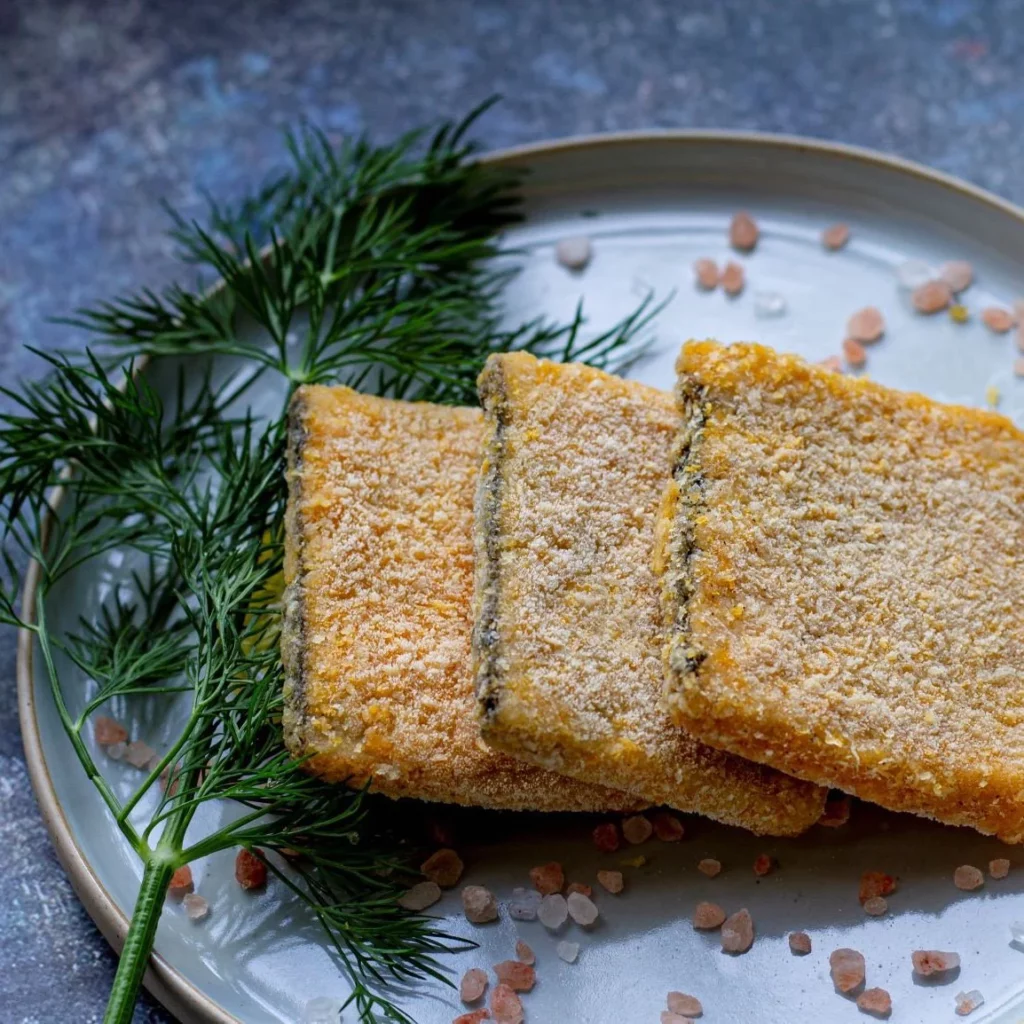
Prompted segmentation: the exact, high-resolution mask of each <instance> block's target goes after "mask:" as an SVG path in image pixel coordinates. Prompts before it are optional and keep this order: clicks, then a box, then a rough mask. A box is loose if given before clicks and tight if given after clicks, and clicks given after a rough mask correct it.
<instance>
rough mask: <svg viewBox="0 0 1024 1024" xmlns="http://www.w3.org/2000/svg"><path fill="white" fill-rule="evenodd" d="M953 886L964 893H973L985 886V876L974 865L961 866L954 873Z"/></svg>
mask: <svg viewBox="0 0 1024 1024" xmlns="http://www.w3.org/2000/svg"><path fill="white" fill-rule="evenodd" d="M953 884H954V885H955V886H956V887H957V888H958V889H962V890H963V891H964V892H973V891H974V890H975V889H980V888H981V887H982V886H983V885H984V884H985V876H984V875H983V874H982V873H981V872H980V871H979V870H978V869H977V868H976V867H974V865H973V864H961V865H960V867H958V868H957V869H956V871H954V872H953Z"/></svg>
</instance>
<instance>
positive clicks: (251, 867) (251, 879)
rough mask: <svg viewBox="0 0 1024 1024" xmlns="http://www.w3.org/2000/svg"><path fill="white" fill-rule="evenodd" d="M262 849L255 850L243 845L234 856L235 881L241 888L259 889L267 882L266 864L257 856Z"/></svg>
mask: <svg viewBox="0 0 1024 1024" xmlns="http://www.w3.org/2000/svg"><path fill="white" fill-rule="evenodd" d="M262 852H263V851H262V850H258V849H257V850H255V852H253V851H250V850H246V849H245V848H244V847H243V848H242V849H241V850H239V851H238V855H237V856H236V857H235V881H236V882H238V884H239V885H240V886H241V887H242V888H243V889H260V888H262V887H263V886H264V885H266V884H267V865H266V864H264V863H263V861H262V860H260V858H259V857H258V856H257V854H258V853H262Z"/></svg>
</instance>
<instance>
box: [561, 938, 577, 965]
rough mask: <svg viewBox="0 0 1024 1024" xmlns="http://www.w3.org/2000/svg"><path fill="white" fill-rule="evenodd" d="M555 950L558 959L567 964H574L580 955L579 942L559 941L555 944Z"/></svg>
mask: <svg viewBox="0 0 1024 1024" xmlns="http://www.w3.org/2000/svg"><path fill="white" fill-rule="evenodd" d="M555 952H556V953H557V954H558V959H559V960H564V961H565V962H566V963H567V964H574V963H576V958H577V957H578V956H579V955H580V944H579V943H578V942H560V943H559V944H558V945H557V946H555Z"/></svg>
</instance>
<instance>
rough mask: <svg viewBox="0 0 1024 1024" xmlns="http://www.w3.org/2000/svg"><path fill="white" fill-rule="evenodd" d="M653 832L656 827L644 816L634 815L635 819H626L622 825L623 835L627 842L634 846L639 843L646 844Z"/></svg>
mask: <svg viewBox="0 0 1024 1024" xmlns="http://www.w3.org/2000/svg"><path fill="white" fill-rule="evenodd" d="M653 832H654V826H653V825H652V824H651V823H650V821H649V820H648V819H647V818H645V817H644V816H643V815H642V814H634V815H633V817H631V818H626V820H625V821H624V822H623V823H622V834H623V836H625V838H626V842H627V843H632V844H633V845H634V846H636V845H637V844H638V843H646V842H647V840H648V839H650V838H651V834H652V833H653Z"/></svg>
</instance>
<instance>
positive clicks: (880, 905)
mask: <svg viewBox="0 0 1024 1024" xmlns="http://www.w3.org/2000/svg"><path fill="white" fill-rule="evenodd" d="M888 909H889V904H888V903H886V901H885V897H884V896H872V897H871V899H868V900H865V901H864V913H865V914H867V915H868V917H881V916H882V915H883V914H884V913H886V911H888Z"/></svg>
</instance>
